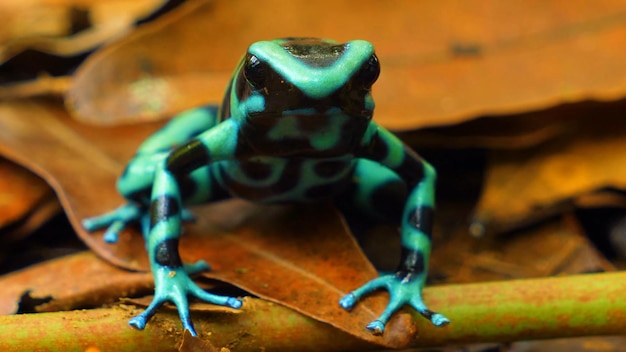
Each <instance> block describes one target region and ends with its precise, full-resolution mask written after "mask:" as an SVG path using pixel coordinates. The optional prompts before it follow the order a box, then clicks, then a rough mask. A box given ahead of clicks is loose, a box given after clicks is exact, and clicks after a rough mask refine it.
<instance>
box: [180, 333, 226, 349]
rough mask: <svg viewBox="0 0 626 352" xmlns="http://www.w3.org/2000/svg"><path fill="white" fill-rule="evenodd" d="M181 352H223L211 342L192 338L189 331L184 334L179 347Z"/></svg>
mask: <svg viewBox="0 0 626 352" xmlns="http://www.w3.org/2000/svg"><path fill="white" fill-rule="evenodd" d="M178 351H180V352H222V351H220V349H217V348H216V347H215V346H213V345H212V344H211V343H210V342H209V341H207V340H205V339H202V338H200V337H196V336H192V335H191V333H190V332H189V330H185V332H184V333H183V340H182V342H181V344H180V347H178ZM224 352H226V351H224Z"/></svg>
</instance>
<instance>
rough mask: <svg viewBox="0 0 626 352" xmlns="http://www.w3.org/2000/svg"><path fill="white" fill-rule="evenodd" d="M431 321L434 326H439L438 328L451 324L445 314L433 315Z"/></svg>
mask: <svg viewBox="0 0 626 352" xmlns="http://www.w3.org/2000/svg"><path fill="white" fill-rule="evenodd" d="M430 321H431V322H432V323H433V325H435V326H438V327H442V326H446V325H448V324H450V319H448V318H446V317H445V316H444V315H443V314H439V313H435V314H433V316H432V317H431V318H430Z"/></svg>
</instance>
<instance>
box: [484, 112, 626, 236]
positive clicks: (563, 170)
mask: <svg viewBox="0 0 626 352" xmlns="http://www.w3.org/2000/svg"><path fill="white" fill-rule="evenodd" d="M623 109H624V104H612V105H608V106H605V107H604V108H602V109H600V108H596V109H594V110H588V111H587V112H586V114H584V117H583V118H581V119H572V120H570V121H569V122H568V125H567V127H568V130H569V131H568V133H565V134H563V135H562V136H560V137H559V138H555V139H554V140H552V141H549V142H546V143H544V144H542V145H540V146H537V147H535V148H529V149H524V150H518V151H515V150H509V151H492V152H491V157H490V162H489V164H490V165H489V166H488V171H487V176H486V181H485V188H484V191H483V194H482V197H481V199H480V201H479V203H478V205H477V209H476V213H475V215H474V221H475V223H476V224H477V226H481V227H485V228H486V230H487V231H493V232H501V231H504V230H506V229H511V228H514V227H518V226H520V225H524V224H528V223H531V222H535V221H537V220H538V219H542V218H545V217H546V216H549V215H553V214H555V213H558V212H561V211H563V210H564V209H570V208H572V207H573V206H574V204H575V200H576V199H577V198H581V197H583V196H584V197H585V198H584V199H588V198H589V193H592V192H596V191H601V190H602V189H606V188H617V189H622V190H623V189H626V178H625V175H626V169H625V165H626V160H623V159H624V157H625V156H626V139H624V135H625V134H626V124H625V123H624V121H623V120H624V119H623V118H622V115H623ZM581 199H582V198H581ZM584 199H582V202H581V204H583V203H584V202H585V200H584ZM587 202H589V200H587Z"/></svg>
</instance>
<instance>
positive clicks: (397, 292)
mask: <svg viewBox="0 0 626 352" xmlns="http://www.w3.org/2000/svg"><path fill="white" fill-rule="evenodd" d="M422 285H423V284H422V280H419V279H418V278H417V277H415V276H413V275H412V274H411V273H408V274H402V273H398V274H389V275H384V276H381V277H379V278H377V279H374V280H372V281H370V282H368V283H367V284H365V285H363V286H361V287H360V288H358V289H356V290H354V291H352V292H351V293H349V294H347V295H346V296H344V297H343V298H342V299H341V300H340V301H339V305H340V306H341V307H342V308H344V309H346V310H350V309H352V307H354V306H355V305H356V303H357V302H358V301H359V300H360V299H361V298H362V297H363V296H365V295H367V294H368V293H370V292H373V291H375V290H379V289H382V288H384V289H386V290H387V291H389V296H390V299H389V303H388V304H387V308H385V311H384V312H383V313H382V314H381V315H380V316H379V317H378V319H376V320H374V321H372V322H371V323H369V324H368V325H367V326H366V328H367V329H368V330H370V331H371V332H372V333H373V334H374V335H381V334H382V333H383V332H384V331H385V325H387V322H388V321H389V319H390V318H391V316H392V315H393V314H394V313H395V312H396V311H397V310H399V309H400V308H402V306H404V305H405V304H408V305H410V306H411V307H413V308H414V309H415V310H416V311H418V312H419V313H420V314H421V315H422V316H423V317H425V318H426V319H428V320H430V322H431V323H432V324H433V325H435V326H438V327H441V326H445V325H448V324H449V323H450V320H449V319H448V318H446V317H445V316H444V315H442V314H439V313H436V312H433V311H431V310H430V309H428V307H426V305H425V304H424V302H423V301H422V294H421V291H422Z"/></svg>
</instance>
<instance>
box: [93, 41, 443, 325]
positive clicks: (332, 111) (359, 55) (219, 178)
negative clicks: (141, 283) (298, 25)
mask: <svg viewBox="0 0 626 352" xmlns="http://www.w3.org/2000/svg"><path fill="white" fill-rule="evenodd" d="M379 73H380V66H379V62H378V58H377V57H376V55H375V54H374V48H373V46H372V45H371V44H370V43H369V42H366V41H362V40H354V41H350V42H347V43H344V44H339V43H336V42H334V41H330V40H325V39H314V38H285V39H278V40H272V41H261V42H256V43H254V44H252V45H251V46H250V47H249V49H248V52H247V53H246V55H245V56H244V57H243V59H242V60H241V62H240V63H239V65H238V66H237V69H236V70H235V73H234V75H233V77H232V79H231V81H230V84H229V86H228V88H227V90H226V94H225V97H224V101H223V103H222V105H221V106H220V107H216V106H207V107H201V108H197V109H194V110H190V111H187V112H184V113H182V114H180V115H178V116H176V117H175V118H173V119H172V120H171V121H170V122H169V123H168V124H167V125H166V126H165V127H164V128H163V129H161V130H159V131H157V132H156V133H155V134H153V135H152V136H150V137H149V138H148V139H147V140H146V141H145V142H144V143H143V144H141V146H140V147H139V149H138V151H137V153H136V155H135V157H134V158H133V160H132V161H131V162H130V163H129V164H128V166H127V168H126V170H125V171H124V174H123V175H122V176H121V177H120V178H119V180H118V184H117V188H118V190H119V192H121V194H122V195H124V197H125V198H126V199H127V200H128V203H127V204H125V205H123V206H121V207H119V208H117V209H115V210H114V211H112V212H110V213H107V214H104V215H101V216H98V217H94V218H90V219H86V220H85V221H84V226H85V227H86V228H87V229H88V230H96V229H100V228H105V227H107V228H108V229H107V230H106V232H105V237H104V238H105V240H106V241H108V242H116V241H117V236H118V233H119V231H121V230H122V229H123V228H124V227H125V226H126V225H128V224H129V223H131V222H138V223H139V224H140V225H141V226H142V230H143V233H144V236H145V238H146V241H147V250H148V255H149V261H150V265H151V270H152V273H153V275H154V279H155V295H154V299H153V301H152V303H151V304H150V305H149V306H148V308H147V309H146V310H145V311H144V312H143V313H141V314H140V315H138V316H136V317H134V318H132V319H131V320H130V322H129V324H130V325H131V326H133V327H135V328H137V329H143V328H144V327H145V325H146V322H147V321H148V320H149V319H150V317H151V316H153V315H154V314H155V312H156V310H157V309H158V308H159V307H160V306H161V305H162V304H163V303H164V302H166V301H171V302H173V303H174V304H176V306H177V308H178V312H179V315H180V319H181V320H182V324H183V327H184V328H186V329H188V330H189V331H190V332H191V333H192V334H194V335H195V334H196V333H195V330H194V328H193V325H192V322H191V319H190V315H189V306H188V301H187V299H188V296H195V297H197V298H199V299H201V300H204V301H207V302H210V303H214V304H218V305H224V306H229V307H233V308H239V307H241V305H242V302H241V300H239V299H238V298H235V297H227V296H220V295H214V294H211V293H208V292H206V291H204V290H202V289H200V288H199V287H198V286H197V285H196V284H195V283H194V282H193V281H192V280H191V279H190V277H189V274H191V273H195V272H198V271H201V270H207V269H208V265H207V264H206V263H205V262H203V261H199V262H197V263H194V264H183V263H182V261H181V259H180V256H179V252H178V240H179V237H180V235H181V224H182V222H183V221H185V220H188V219H190V218H192V216H191V214H190V213H189V212H188V211H187V210H186V209H185V208H184V206H185V205H190V204H198V203H207V202H215V201H218V200H221V199H224V198H228V197H239V198H243V199H247V200H250V201H253V202H258V203H266V204H271V203H285V202H315V201H324V200H334V201H335V204H337V206H338V207H339V208H340V209H343V210H345V211H352V212H353V211H354V210H355V209H358V210H359V211H362V212H363V213H364V214H373V215H375V216H376V217H377V218H379V219H381V220H383V221H389V222H392V223H395V224H397V225H398V226H399V229H400V235H401V240H402V253H401V262H400V264H399V266H398V268H397V270H396V271H395V272H394V273H391V274H383V275H382V276H380V277H379V278H377V279H374V280H372V281H370V282H368V283H366V284H365V285H363V286H362V287H360V288H358V289H356V290H354V291H353V292H351V293H349V294H348V295H346V296H345V297H343V298H341V299H340V300H339V304H340V306H341V307H343V308H345V309H347V310H350V309H351V308H352V307H353V306H354V305H355V304H357V301H358V300H359V299H360V298H361V297H363V296H364V295H366V294H368V293H370V292H372V291H374V290H378V289H386V290H388V291H389V293H390V301H389V303H388V305H387V307H386V309H385V311H384V312H383V313H382V314H381V315H380V317H379V318H378V319H377V320H374V321H373V322H371V323H370V324H369V325H367V329H369V330H371V331H372V332H373V333H375V334H382V333H383V331H384V329H385V325H386V323H387V321H388V320H389V319H390V317H391V316H392V315H393V314H394V312H396V311H397V310H398V309H400V308H401V307H402V306H404V305H407V304H408V305H410V306H411V307H413V308H414V309H416V310H417V311H418V312H419V313H421V315H423V316H424V317H425V318H427V319H429V320H430V321H431V322H432V323H433V324H434V325H436V326H444V325H446V324H448V323H449V320H448V319H447V318H446V317H444V316H443V315H442V314H439V313H436V312H433V311H431V310H429V309H428V307H427V306H426V305H425V304H424V302H423V301H422V288H423V286H424V282H425V280H426V272H427V266H428V259H429V255H430V247H431V237H430V236H431V231H432V219H433V207H434V204H433V203H434V189H435V178H436V172H435V170H434V169H433V167H432V166H431V165H429V164H428V163H427V162H426V161H424V160H423V159H422V158H421V157H420V156H418V155H417V154H416V153H415V152H413V151H412V150H411V149H410V148H408V147H407V146H405V145H404V144H403V143H402V142H401V141H400V140H399V139H398V138H397V137H395V136H394V135H393V134H392V133H390V132H389V131H387V130H386V129H384V128H382V127H381V126H379V125H378V124H376V123H375V122H374V121H372V115H373V112H374V100H373V99H372V95H371V87H372V85H373V83H374V82H375V81H376V80H377V78H378V75H379ZM368 216H369V215H368ZM329 304H330V303H329Z"/></svg>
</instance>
